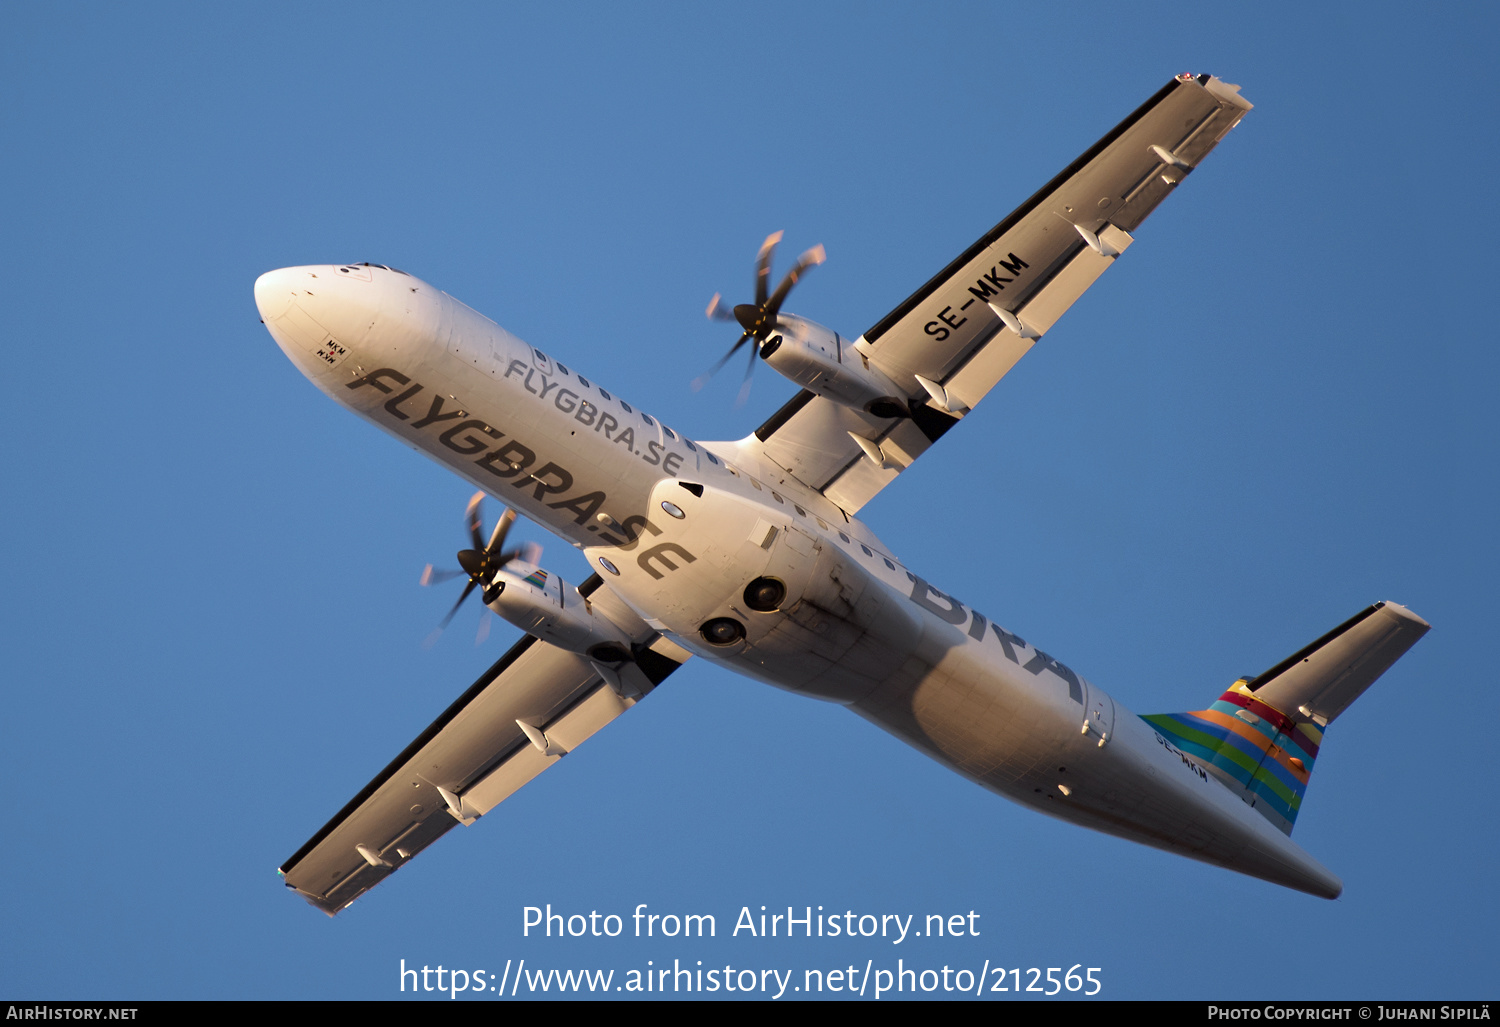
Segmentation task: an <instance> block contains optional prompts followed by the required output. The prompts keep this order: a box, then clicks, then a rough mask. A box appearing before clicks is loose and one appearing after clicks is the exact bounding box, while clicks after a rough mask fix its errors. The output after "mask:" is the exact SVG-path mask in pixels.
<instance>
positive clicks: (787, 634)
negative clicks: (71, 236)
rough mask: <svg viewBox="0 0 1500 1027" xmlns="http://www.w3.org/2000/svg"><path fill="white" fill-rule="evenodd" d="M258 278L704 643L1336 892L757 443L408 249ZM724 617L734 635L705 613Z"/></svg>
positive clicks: (1107, 815)
mask: <svg viewBox="0 0 1500 1027" xmlns="http://www.w3.org/2000/svg"><path fill="white" fill-rule="evenodd" d="M255 295H256V302H257V305H258V306H259V307H260V310H261V315H262V318H263V319H264V321H265V323H266V326H267V328H268V329H269V330H270V332H271V334H272V336H273V337H274V338H275V339H276V341H277V343H278V344H279V345H280V346H281V348H282V349H283V350H284V351H285V353H286V354H287V356H288V357H290V358H291V360H292V361H293V363H295V364H296V365H297V367H298V368H299V370H301V371H302V373H303V374H305V375H306V376H307V377H308V378H309V379H311V380H312V381H313V382H314V384H316V385H317V386H318V388H320V389H322V390H323V391H324V392H325V393H327V394H328V395H329V396H331V397H332V398H334V399H335V400H337V401H338V402H339V403H340V404H342V405H343V406H346V407H348V408H349V409H351V410H353V411H354V412H356V413H358V414H359V415H360V416H362V417H364V418H366V419H367V420H370V421H372V422H374V423H375V424H376V425H378V426H379V427H380V428H382V429H384V430H385V431H387V432H389V433H390V434H392V435H395V436H396V437H397V438H399V439H401V440H402V441H403V442H405V443H407V444H409V445H412V446H415V447H417V448H419V449H421V450H422V451H423V452H425V453H427V454H428V455H430V456H431V457H433V458H434V459H435V460H438V461H439V462H441V463H442V464H443V465H445V466H446V467H449V468H450V469H452V470H453V471H454V472H456V473H457V474H458V475H460V476H461V477H462V478H464V479H465V480H466V481H468V482H470V483H472V484H473V485H475V486H477V487H478V488H480V489H482V490H484V491H485V492H487V493H489V494H490V495H492V496H494V497H495V498H496V499H498V500H499V501H500V502H502V503H504V504H506V505H508V506H512V507H514V508H516V509H517V510H518V511H520V512H521V513H524V514H525V515H526V516H527V517H529V518H531V519H532V520H534V521H536V522H537V523H539V524H543V525H545V526H547V527H548V528H549V529H550V530H552V531H553V532H555V533H556V534H558V535H560V536H561V537H563V538H564V539H566V540H567V541H568V542H570V543H572V544H573V545H574V546H576V547H578V548H579V549H581V550H583V552H584V553H585V555H586V556H587V557H588V559H589V562H590V564H591V566H592V567H593V568H594V569H595V570H596V571H597V572H598V573H599V574H600V576H601V577H602V578H603V580H604V585H605V587H608V588H610V589H611V590H613V591H614V592H615V593H617V594H618V595H619V596H620V597H621V598H622V599H624V600H625V602H626V603H627V604H628V605H629V606H630V607H631V608H633V609H634V610H635V611H636V612H637V613H638V614H639V615H640V616H641V617H642V618H643V619H644V620H645V621H646V622H647V623H649V624H650V625H651V626H652V627H653V628H655V629H656V630H658V631H660V632H662V633H663V634H665V635H667V636H668V637H670V638H671V639H672V640H673V641H675V642H676V643H678V644H679V645H681V646H683V647H684V648H686V649H688V650H690V651H691V652H693V653H695V654H697V655H700V656H702V657H704V658H706V659H711V660H715V661H718V662H721V663H724V664H727V665H729V666H731V667H733V668H734V669H735V670H737V671H740V672H741V673H744V674H748V675H750V676H752V677H755V678H758V679H760V680H763V681H766V682H768V683H770V684H773V685H776V686H778V687H782V688H786V689H789V690H792V691H796V692H802V693H805V694H808V695H810V696H814V697H817V698H822V699H826V700H830V701H833V702H838V703H841V704H844V705H846V706H848V707H849V708H850V709H852V710H853V711H854V712H856V713H858V714H859V715H860V716H862V717H864V718H866V719H868V720H871V721H873V722H874V723H876V724H878V725H879V726H881V727H882V728H884V729H885V730H887V731H889V732H891V733H893V734H895V735H896V736H898V737H900V738H901V739H903V740H904V741H906V742H908V743H910V744H911V745H913V746H915V747H917V748H919V749H921V750H922V751H923V752H925V753H927V754H928V755H930V756H932V757H933V758H934V759H936V760H938V761H939V762H941V763H943V764H945V765H947V766H949V767H951V768H952V769H954V770H956V771H958V772H959V773H961V774H963V775H965V776H966V777H969V778H971V779H972V780H974V781H976V782H978V783H980V784H982V785H984V786H985V787H986V788H989V789H992V790H993V791H996V792H999V793H1000V794H1002V795H1005V796H1006V797H1007V798H1010V799H1013V800H1015V801H1017V802H1020V803H1023V804H1025V805H1028V806H1031V807H1033V808H1035V809H1038V810H1040V811H1041V812H1044V813H1048V814H1051V815H1053V816H1057V817H1061V818H1064V819H1067V820H1071V821H1075V822H1077V823H1080V824H1084V825H1086V826H1089V827H1093V828H1095V829H1098V830H1101V831H1106V832H1109V833H1111V834H1116V835H1120V836H1123V837H1126V838H1129V839H1132V840H1134V841H1139V842H1143V843H1145V844H1148V845H1153V846H1157V847H1159V848H1164V849H1168V850H1171V851H1174V852H1178V853H1181V854H1183V855H1187V856H1190V857H1192V858H1195V859H1201V860H1205V861H1207V862H1211V863H1215V864H1218V865H1221V866H1225V867H1228V868H1230V869H1234V870H1238V871H1241V872H1243V873H1247V874H1251V875H1254V876H1257V877H1262V878H1265V879H1267V880H1270V881H1274V882H1276V883H1278V884H1283V885H1287V886H1290V887H1293V888H1297V889H1300V890H1303V891H1308V892H1312V893H1314V894H1318V895H1324V896H1328V897H1332V896H1335V895H1337V894H1338V893H1339V891H1340V889H1341V885H1340V884H1339V882H1338V879H1337V878H1336V877H1335V876H1334V875H1333V874H1331V873H1330V872H1329V871H1328V870H1326V869H1325V868H1324V867H1322V866H1321V865H1320V864H1318V863H1317V862H1316V861H1315V860H1313V859H1312V858H1311V857H1310V856H1308V855H1307V854H1306V853H1305V852H1303V851H1302V850H1301V848H1299V847H1298V846H1297V845H1296V844H1294V843H1293V842H1292V841H1291V840H1290V839H1289V838H1288V837H1286V836H1285V835H1283V834H1282V833H1281V832H1280V831H1278V830H1277V829H1276V828H1274V827H1273V826H1272V825H1271V824H1270V823H1269V822H1267V821H1266V820H1265V819H1264V818H1263V817H1262V816H1260V815H1259V814H1258V813H1256V812H1255V811H1253V810H1252V809H1251V808H1250V807H1249V806H1247V805H1246V804H1245V803H1243V802H1242V801H1241V800H1240V799H1239V798H1238V797H1236V796H1235V795H1234V794H1233V793H1231V792H1230V791H1229V789H1227V788H1225V787H1224V786H1223V785H1222V784H1220V783H1219V782H1218V781H1217V780H1215V779H1214V778H1213V777H1211V776H1210V775H1208V774H1206V773H1205V772H1204V771H1203V770H1202V768H1200V767H1199V766H1198V765H1197V764H1195V763H1194V762H1193V761H1192V760H1190V759H1189V758H1187V757H1186V756H1184V755H1183V754H1181V753H1180V752H1178V751H1177V750H1175V749H1173V748H1172V747H1170V746H1169V745H1167V744H1166V742H1165V741H1163V740H1162V739H1161V738H1160V737H1159V736H1158V735H1157V734H1156V732H1154V731H1153V730H1152V729H1151V727H1150V726H1149V725H1147V724H1146V723H1145V722H1144V721H1142V720H1141V719H1140V718H1138V717H1137V716H1136V715H1135V714H1133V713H1131V712H1130V711H1129V710H1127V709H1125V708H1124V707H1123V706H1121V705H1119V704H1118V703H1116V702H1115V701H1114V700H1113V699H1112V698H1111V697H1110V696H1108V695H1106V694H1105V693H1104V692H1103V691H1101V690H1100V689H1099V688H1098V687H1097V686H1095V685H1094V684H1092V683H1091V682H1089V681H1087V680H1086V679H1084V678H1082V677H1080V676H1079V675H1077V674H1076V673H1075V672H1074V671H1072V670H1071V669H1069V668H1068V667H1067V666H1066V665H1064V664H1062V663H1060V662H1059V661H1057V660H1055V659H1054V658H1052V657H1051V656H1048V655H1047V654H1046V653H1044V652H1042V651H1041V650H1039V649H1037V648H1035V647H1034V646H1031V645H1029V644H1027V643H1026V642H1024V641H1022V640H1021V639H1020V638H1018V637H1016V636H1014V635H1011V634H1010V633H1008V632H1006V631H1004V630H1003V629H1001V628H999V627H998V626H997V625H993V624H991V623H989V622H988V621H987V620H986V619H985V618H984V617H983V615H981V614H979V613H978V612H977V611H975V610H972V609H970V608H969V607H967V606H966V605H964V604H962V603H960V602H958V601H957V600H955V599H953V598H952V597H950V596H947V595H945V594H944V593H942V592H940V591H938V590H937V589H936V588H934V587H932V586H931V585H929V584H928V583H927V582H926V581H925V580H923V579H922V578H921V577H920V576H918V575H916V574H915V573H913V572H910V571H908V570H907V569H906V567H905V566H904V565H902V563H901V562H900V561H899V560H898V559H897V558H896V557H895V556H894V555H893V554H892V553H891V551H890V550H889V548H888V547H886V546H885V545H883V544H882V543H881V542H880V540H879V539H878V538H876V537H875V535H874V534H873V533H872V532H871V531H870V530H869V529H868V528H867V527H865V526H864V525H863V524H862V523H861V522H860V521H859V520H858V519H855V518H850V517H847V516H846V515H845V514H844V513H843V511H841V510H840V509H839V508H838V507H837V506H835V505H834V504H833V503H831V502H830V501H829V500H827V499H826V498H824V497H823V496H822V495H820V494H818V493H816V492H813V491H812V490H810V489H807V488H806V487H804V486H803V485H801V484H800V483H799V482H797V481H796V480H795V479H793V478H790V477H789V476H788V475H787V473H786V472H785V471H784V470H781V469H780V468H777V467H775V466H772V465H770V464H768V463H767V464H764V465H763V464H762V463H761V462H760V461H759V459H758V458H757V457H756V456H755V455H754V451H753V449H751V448H749V447H745V446H741V445H738V444H735V443H709V444H704V443H698V442H695V441H693V440H690V439H688V438H686V437H685V436H683V435H681V434H680V433H679V432H677V431H675V430H674V429H673V428H671V427H669V426H668V425H666V424H663V423H662V422H661V421H660V420H659V419H658V418H656V417H655V416H653V415H651V414H649V413H646V412H644V411H641V410H640V409H639V408H636V407H634V406H632V405H631V404H629V402H628V401H627V400H624V399H621V398H620V397H618V396H616V395H614V394H613V393H610V392H608V391H606V390H605V389H603V388H601V387H600V386H599V385H598V384H597V383H595V382H593V381H592V380H591V379H587V378H585V377H583V376H581V375H579V374H578V373H577V372H576V370H575V369H573V368H572V367H570V366H567V365H565V364H561V363H558V362H557V361H556V360H555V359H553V358H552V357H550V356H549V355H546V354H544V353H542V352H540V351H539V350H537V349H535V348H533V347H531V346H528V345H527V344H525V343H523V342H522V341H520V340H519V339H517V338H515V337H514V336H512V335H510V334H509V333H508V332H506V331H505V330H504V329H502V328H500V327H499V326H498V325H496V324H495V323H494V322H492V321H490V320H489V319H487V318H485V317H483V316H481V315H479V314H478V313H476V312H474V311H473V310H470V309H469V308H468V307H466V306H464V305H463V304H462V303H459V302H458V301H456V300H454V299H453V298H452V297H450V296H447V295H446V294H444V293H442V292H441V291H439V290H437V289H435V288H433V287H432V286H430V285H428V284H426V283H425V282H422V281H420V280H418V279H416V278H412V277H411V276H409V275H405V274H403V273H401V272H397V271H391V270H387V269H384V268H380V267H370V266H360V265H343V266H340V265H320V266H313V267H298V268H286V269H282V270H279V271H272V272H269V273H268V274H266V275H263V276H262V277H261V278H260V279H259V280H258V281H257V282H256V286H255ZM765 578H769V579H773V580H774V581H775V582H777V583H779V585H780V586H782V587H784V590H785V596H784V598H782V599H781V600H780V601H779V602H777V603H776V604H775V609H773V610H770V611H767V612H762V611H759V610H757V609H755V608H753V606H752V605H751V604H750V603H749V602H747V599H748V598H749V597H748V596H747V595H746V594H745V592H746V588H747V585H748V584H749V583H751V582H753V581H759V580H761V579H765ZM726 620H727V621H732V622H733V623H734V625H737V629H736V630H733V631H730V632H729V634H728V636H723V635H721V636H717V637H716V636H715V635H714V634H713V632H712V631H711V630H709V629H708V627H707V626H708V625H711V624H713V623H714V622H722V621H726ZM730 636H732V637H730ZM716 642H718V643H720V644H715V643H716Z"/></svg>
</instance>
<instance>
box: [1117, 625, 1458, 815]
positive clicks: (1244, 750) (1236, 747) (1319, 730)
mask: <svg viewBox="0 0 1500 1027" xmlns="http://www.w3.org/2000/svg"><path fill="white" fill-rule="evenodd" d="M1430 627H1431V625H1429V624H1428V623H1427V622H1426V621H1425V620H1423V619H1422V618H1421V617H1418V616H1417V615H1416V614H1414V613H1412V612H1411V611H1410V610H1408V609H1406V608H1405V607H1404V606H1398V605H1396V604H1395V603H1376V604H1375V605H1374V606H1371V607H1369V608H1367V609H1365V610H1361V611H1360V612H1359V613H1357V614H1355V615H1354V616H1353V617H1351V618H1349V619H1348V620H1347V621H1345V622H1344V623H1342V624H1340V625H1339V626H1338V627H1336V628H1334V629H1333V630H1332V631H1330V632H1329V633H1328V634H1326V635H1324V636H1323V637H1322V638H1320V639H1318V640H1317V641H1315V642H1313V643H1312V644H1310V645H1308V646H1306V647H1304V648H1303V649H1300V650H1298V651H1297V652H1295V653H1293V654H1292V655H1291V656H1288V657H1287V658H1286V659H1285V660H1282V661H1281V662H1280V663H1278V664H1276V666H1274V667H1272V668H1271V669H1270V670H1268V671H1266V672H1265V673H1264V674H1261V675H1259V676H1257V677H1254V678H1240V679H1239V680H1238V681H1236V682H1235V683H1234V684H1233V685H1231V686H1230V687H1229V691H1227V692H1225V693H1224V694H1223V695H1221V696H1220V697H1219V699H1218V701H1217V702H1215V703H1214V704H1213V705H1212V706H1210V707H1209V708H1208V709H1206V710H1196V711H1193V712H1191V713H1157V714H1151V715H1148V716H1145V717H1142V718H1141V719H1142V720H1144V721H1146V723H1148V724H1150V725H1151V726H1152V727H1153V728H1155V729H1156V731H1157V733H1159V734H1160V735H1161V736H1162V737H1163V738H1165V739H1166V740H1167V741H1168V742H1170V743H1171V744H1172V745H1174V746H1176V747H1177V748H1179V749H1181V750H1182V751H1183V752H1184V753H1186V754H1188V755H1189V756H1192V757H1194V758H1195V759H1197V760H1199V761H1201V762H1202V763H1203V765H1204V766H1205V768H1206V769H1207V770H1209V771H1210V772H1211V773H1213V774H1214V776H1215V777H1217V778H1218V779H1219V780H1220V781H1221V782H1222V783H1223V784H1225V785H1226V786H1228V787H1229V788H1230V789H1231V790H1232V791H1234V792H1235V793H1236V794H1238V795H1239V796H1240V797H1241V798H1242V799H1244V800H1245V802H1247V803H1249V804H1250V806H1252V807H1253V808H1254V809H1255V810H1256V811H1257V812H1259V813H1260V814H1261V816H1263V817H1265V818H1266V819H1267V820H1269V821H1270V822H1271V823H1273V824H1275V825H1276V826H1277V827H1279V828H1280V829H1281V830H1282V831H1283V832H1285V833H1286V834H1291V833H1292V825H1293V824H1294V823H1295V822H1296V820H1297V811H1298V810H1299V809H1300V808H1301V806H1302V796H1303V794H1304V793H1305V792H1306V791H1307V782H1308V778H1309V777H1310V776H1311V774H1312V769H1313V763H1314V762H1315V761H1316V760H1317V758H1318V750H1319V748H1320V746H1321V745H1322V744H1323V731H1324V729H1325V728H1327V727H1328V725H1329V724H1331V723H1333V721H1334V720H1335V719H1336V718H1337V717H1338V715H1339V714H1341V713H1343V712H1344V710H1346V709H1348V707H1349V705H1350V704H1351V703H1353V702H1354V700H1356V699H1358V698H1359V697H1360V695H1362V694H1363V693H1364V691H1365V689H1367V688H1369V687H1370V686H1371V685H1372V684H1374V683H1375V680H1376V679H1377V678H1378V677H1380V675H1381V674H1384V673H1385V672H1386V670H1387V669H1388V668H1389V667H1390V666H1391V664H1393V663H1395V662H1396V661H1397V660H1398V659H1400V658H1401V656H1402V654H1404V653H1405V652H1406V651H1407V650H1408V649H1410V648H1411V647H1412V646H1413V645H1415V644H1416V642H1417V640H1418V639H1419V638H1421V637H1422V636H1423V635H1425V634H1426V633H1427V631H1428V629H1429V628H1430Z"/></svg>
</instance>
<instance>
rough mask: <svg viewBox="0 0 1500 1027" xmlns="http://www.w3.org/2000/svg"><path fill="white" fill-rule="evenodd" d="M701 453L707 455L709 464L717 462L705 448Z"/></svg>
mask: <svg viewBox="0 0 1500 1027" xmlns="http://www.w3.org/2000/svg"><path fill="white" fill-rule="evenodd" d="M703 455H704V456H706V457H708V462H709V463H711V464H717V463H718V462H719V461H718V459H717V458H716V457H715V456H714V455H713V454H712V453H710V452H709V451H708V450H706V449H705V450H704V451H703Z"/></svg>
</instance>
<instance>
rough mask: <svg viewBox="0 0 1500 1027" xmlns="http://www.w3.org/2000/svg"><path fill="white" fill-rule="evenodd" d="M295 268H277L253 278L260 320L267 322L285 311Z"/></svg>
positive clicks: (295, 275)
mask: <svg viewBox="0 0 1500 1027" xmlns="http://www.w3.org/2000/svg"><path fill="white" fill-rule="evenodd" d="M297 270H298V269H297V268H294V267H284V268H279V269H278V270H276V271H267V272H266V273H265V274H263V275H261V276H260V277H259V278H257V279H256V280H255V305H256V307H257V308H259V310H260V319H261V320H262V321H265V322H266V323H267V324H269V323H270V322H272V321H274V320H276V319H277V318H278V317H280V316H281V315H282V314H284V313H286V308H287V307H289V306H291V304H292V289H293V282H294V281H296V280H297Z"/></svg>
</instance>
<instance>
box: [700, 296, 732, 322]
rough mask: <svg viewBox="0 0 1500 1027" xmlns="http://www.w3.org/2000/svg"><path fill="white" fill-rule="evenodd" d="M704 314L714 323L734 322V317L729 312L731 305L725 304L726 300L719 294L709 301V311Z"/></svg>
mask: <svg viewBox="0 0 1500 1027" xmlns="http://www.w3.org/2000/svg"><path fill="white" fill-rule="evenodd" d="M704 313H705V314H707V315H708V317H709V319H710V320H712V321H733V320H734V315H733V314H731V313H730V312H729V305H728V304H727V303H725V302H724V298H723V297H722V296H720V295H719V294H718V293H714V298H713V299H711V300H709V301H708V309H707V310H705V311H704Z"/></svg>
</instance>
